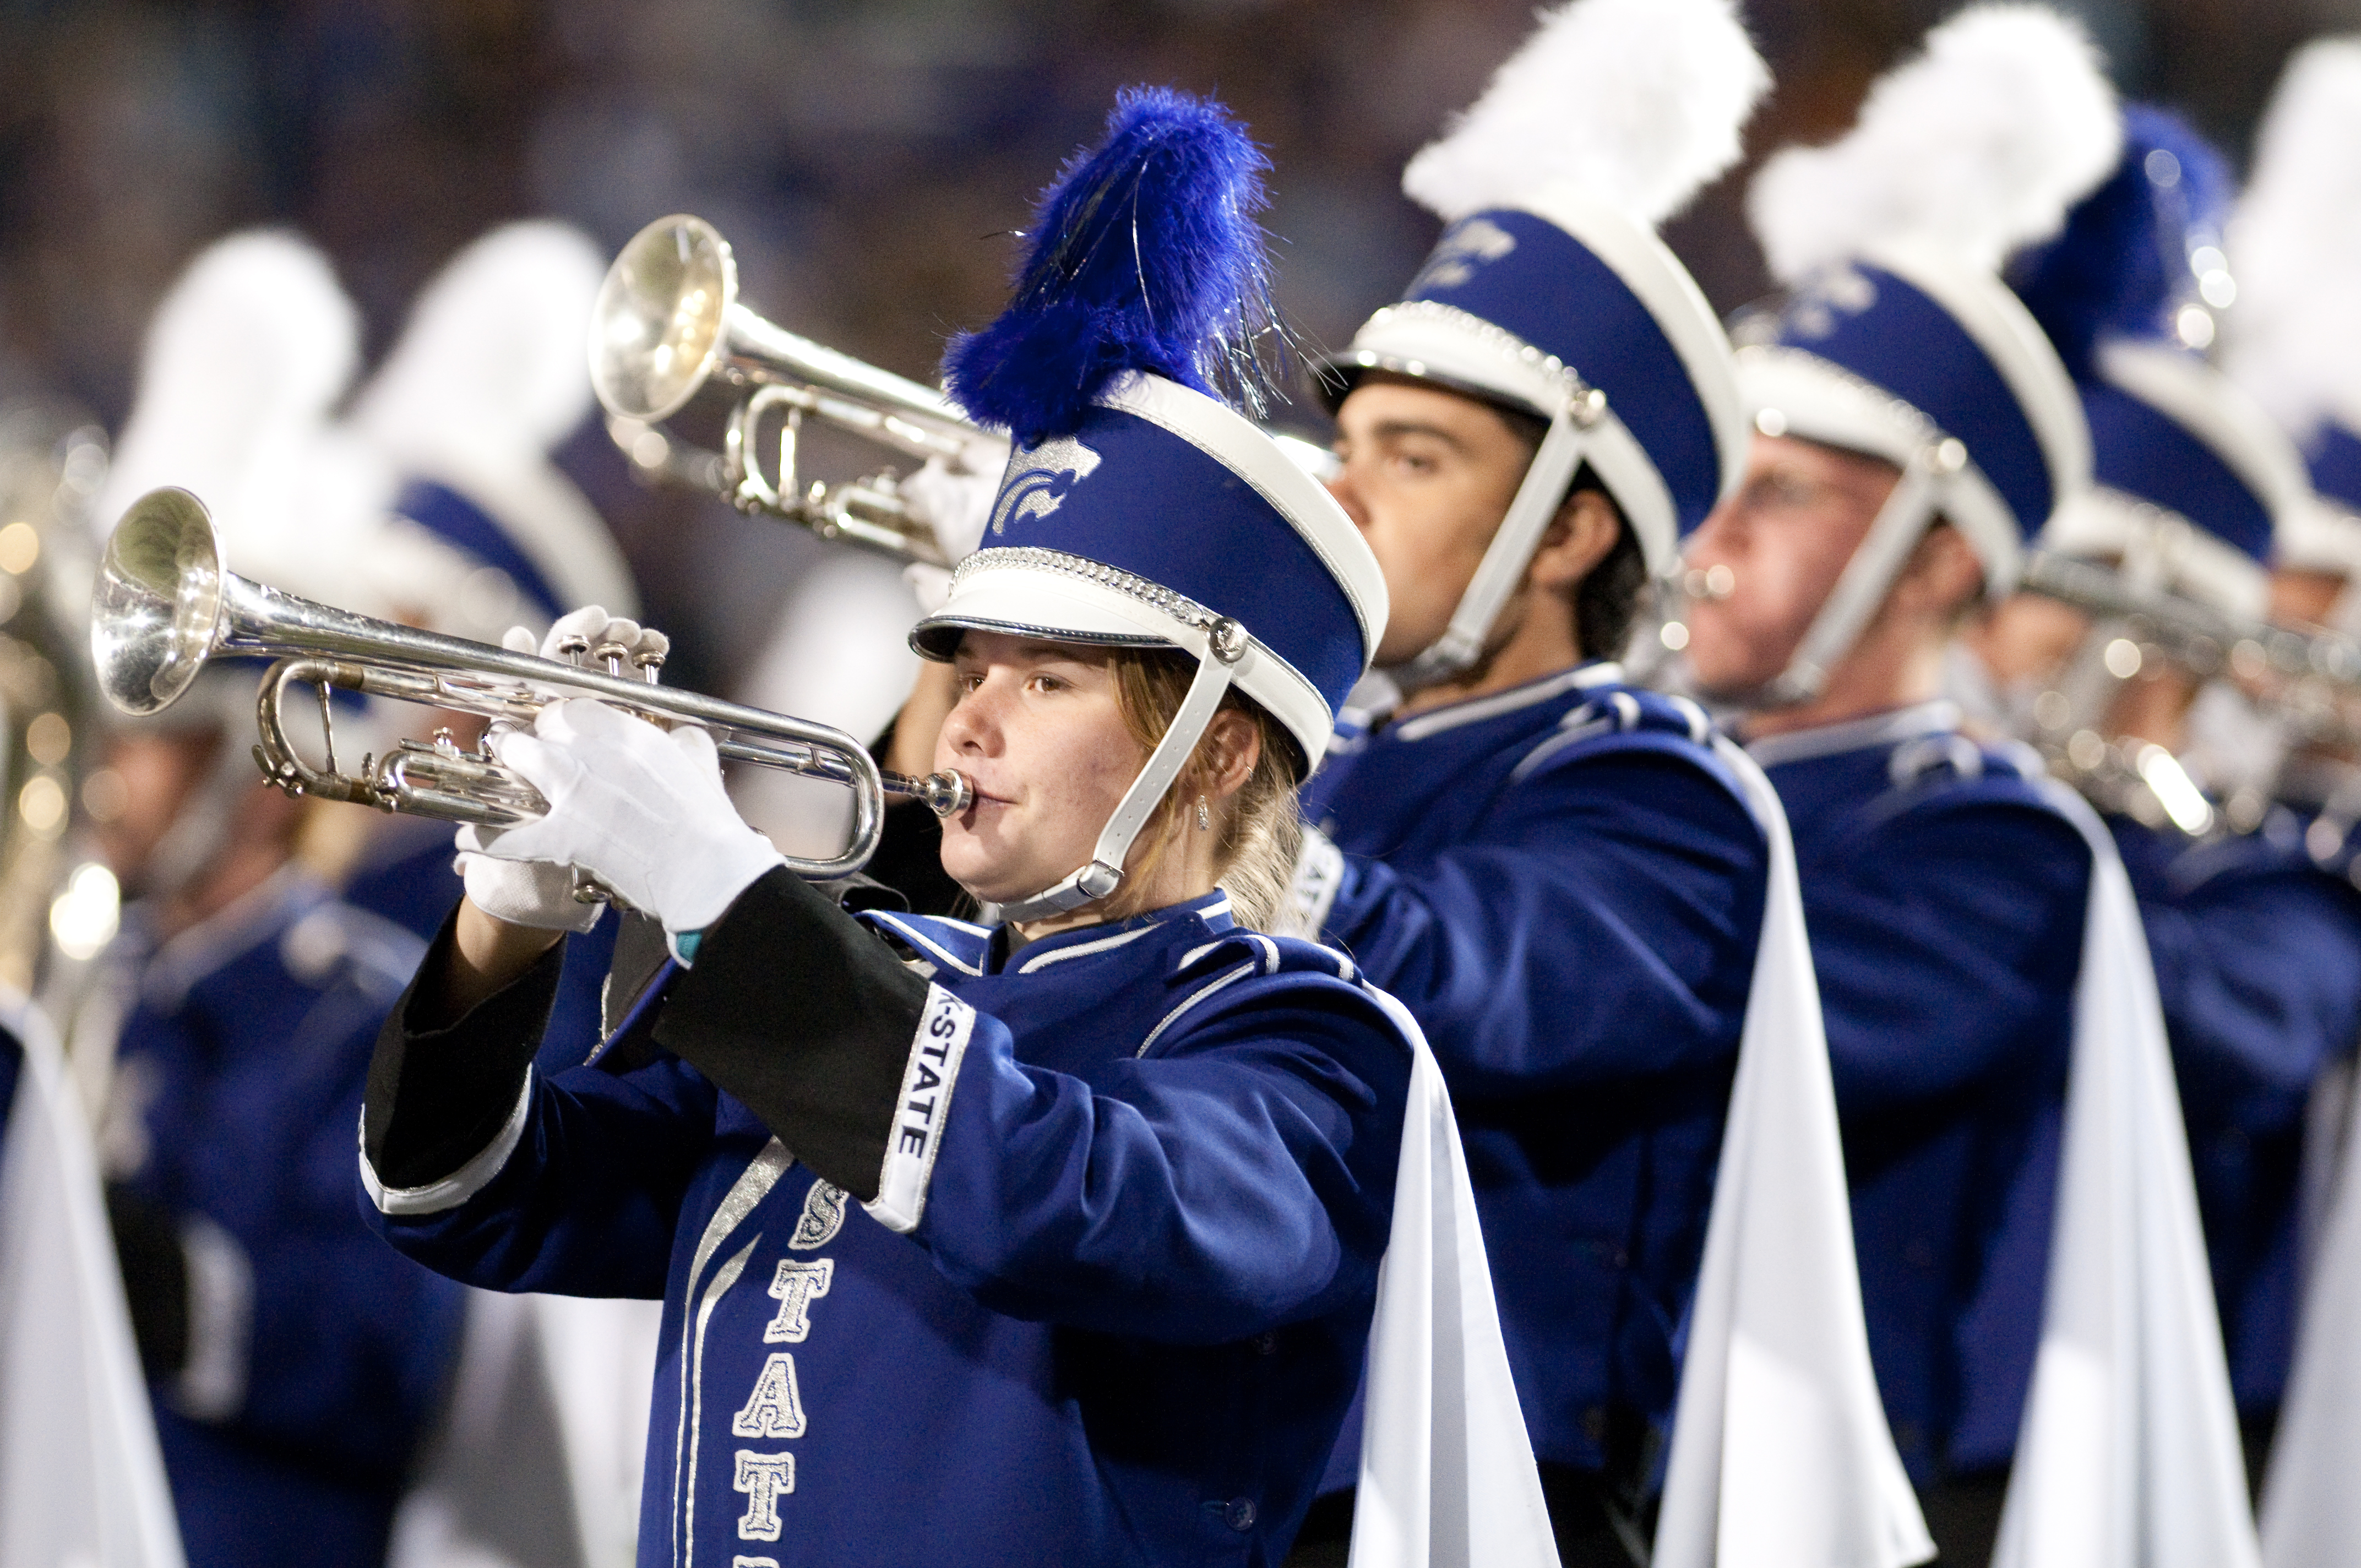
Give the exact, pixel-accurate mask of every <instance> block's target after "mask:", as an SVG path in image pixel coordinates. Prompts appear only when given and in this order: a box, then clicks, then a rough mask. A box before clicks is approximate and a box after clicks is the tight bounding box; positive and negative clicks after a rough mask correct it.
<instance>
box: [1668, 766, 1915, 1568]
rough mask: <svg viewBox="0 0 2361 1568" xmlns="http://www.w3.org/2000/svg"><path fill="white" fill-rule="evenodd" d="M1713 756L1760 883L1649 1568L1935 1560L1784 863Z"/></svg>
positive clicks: (1766, 824) (1761, 818)
mask: <svg viewBox="0 0 2361 1568" xmlns="http://www.w3.org/2000/svg"><path fill="white" fill-rule="evenodd" d="M1715 749H1716V751H1718V753H1719V755H1720V757H1721V759H1722V761H1723V762H1725V763H1727V764H1728V765H1729V767H1730V770H1731V771H1732V772H1733V773H1736V774H1737V775H1738V779H1739V783H1740V784H1741V786H1743V788H1744V789H1745V792H1746V798H1747V803H1748V805H1749V806H1751V807H1752V810H1753V813H1754V817H1755V819H1756V821H1757V822H1759V823H1760V824H1761V825H1762V827H1763V833H1764V835H1765V836H1766V837H1767V838H1768V839H1770V846H1771V875H1770V883H1769V887H1768V890H1767V892H1766V894H1765V895H1764V899H1763V936H1762V939H1761V943H1760V945H1759V946H1758V947H1757V948H1756V949H1755V959H1754V979H1753V987H1752V991H1751V992H1749V994H1748V996H1747V1002H1746V1022H1745V1025H1744V1028H1743V1031H1742V1033H1741V1036H1740V1041H1739V1048H1738V1075H1737V1079H1736V1080H1735V1082H1734V1083H1733V1084H1732V1085H1731V1089H1730V1116H1729V1122H1728V1125H1727V1130H1726V1131H1725V1132H1724V1133H1723V1135H1722V1146H1721V1165H1720V1168H1719V1174H1718V1176H1717V1178H1716V1179H1715V1183H1714V1199H1713V1212H1712V1215H1711V1217H1710V1219H1709V1220H1708V1223H1707V1226H1706V1243H1705V1259H1704V1262H1703V1265H1702V1266H1700V1268H1699V1270H1698V1275H1697V1298H1696V1304H1695V1306H1694V1307H1693V1308H1692V1309H1691V1312H1690V1318H1689V1329H1688V1350H1687V1354H1686V1357H1685V1358H1684V1360H1683V1363H1682V1366H1681V1391H1680V1402H1679V1405H1678V1407H1677V1409H1676V1411H1675V1418H1674V1424H1673V1440H1672V1452H1671V1454H1670V1457H1669V1462H1668V1466H1667V1470H1666V1474H1665V1478H1664V1505H1663V1508H1662V1511H1661V1513H1660V1514H1659V1516H1658V1520H1657V1526H1656V1544H1655V1554H1654V1558H1653V1562H1654V1563H1655V1568H1714V1565H1716V1564H1719V1565H1722V1568H1733V1565H1737V1564H1775V1563H1849V1564H1856V1565H1859V1568H1903V1565H1904V1564H1906V1563H1923V1562H1925V1561H1927V1559H1928V1558H1929V1557H1932V1556H1933V1555H1934V1552H1935V1547H1934V1542H1933V1541H1932V1540H1930V1539H1929V1538H1928V1536H1927V1526H1926V1522H1925V1520H1924V1519H1921V1517H1920V1515H1919V1511H1918V1502H1917V1498H1916V1495H1915V1494H1914V1493H1913V1492H1912V1490H1911V1487H1910V1480H1909V1476H1908V1475H1906V1474H1905V1472H1904V1470H1903V1468H1902V1460H1901V1457H1900V1455H1899V1454H1897V1453H1895V1452H1894V1438H1893V1434H1892V1433H1891V1432H1890V1431H1888V1429H1887V1427H1886V1423H1885V1410H1884V1407H1883V1403H1882V1402H1881V1401H1880V1399H1879V1398H1878V1392H1877V1380H1876V1376H1875V1374H1874V1373H1873V1371H1872V1368H1871V1365H1870V1358H1869V1334H1868V1330H1867V1327H1866V1326H1865V1324H1864V1322H1863V1321H1862V1316H1861V1278H1860V1274H1859V1272H1858V1269H1857V1267H1856V1265H1855V1262H1854V1257H1853V1241H1852V1210H1851V1206H1850V1199H1849V1197H1848V1194H1847V1190H1846V1185H1845V1169H1844V1148H1843V1145H1842V1143H1841V1141H1840V1139H1839V1134H1838V1128H1837V1107H1836V1091H1835V1088H1834V1085H1833V1082H1832V1080H1831V1079H1830V1076H1829V1070H1828V1036H1827V1034H1826V1032H1825V1029H1824V1027H1823V1025H1822V1023H1821V1018H1820V993H1819V984H1818V981H1817V978H1816V977H1815V975H1814V973H1813V969H1812V950H1811V945H1810V942H1809V940H1808V939H1807V938H1806V933H1805V929H1804V906H1803V899H1802V895H1801V892H1800V889H1799V886H1798V884H1797V881H1796V875H1795V846H1794V843H1793V840H1792V839H1790V837H1789V835H1788V831H1787V817H1786V813H1785V811H1784V809H1783V808H1782V807H1781V806H1780V803H1779V796H1778V795H1777V793H1776V792H1775V791H1774V790H1773V788H1772V786H1771V781H1770V780H1769V779H1767V778H1765V777H1764V776H1763V770H1762V769H1761V768H1759V767H1757V766H1756V765H1755V763H1754V761H1753V759H1752V758H1751V757H1749V756H1747V755H1746V753H1745V752H1743V751H1741V750H1739V748H1738V747H1736V746H1735V745H1733V744H1731V743H1730V740H1727V739H1725V738H1721V737H1716V739H1715Z"/></svg>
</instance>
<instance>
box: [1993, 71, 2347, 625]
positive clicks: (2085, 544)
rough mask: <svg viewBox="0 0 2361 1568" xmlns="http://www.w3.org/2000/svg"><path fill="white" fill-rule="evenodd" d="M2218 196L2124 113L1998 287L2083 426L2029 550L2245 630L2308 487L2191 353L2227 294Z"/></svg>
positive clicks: (2163, 123)
mask: <svg viewBox="0 0 2361 1568" xmlns="http://www.w3.org/2000/svg"><path fill="white" fill-rule="evenodd" d="M2232 190H2233V186H2232V182H2231V178H2230V172H2229V169H2228V167H2227V165H2226V164H2225V163H2224V160H2223V158H2222V156H2221V154H2220V153H2218V152H2216V151H2215V150H2214V149H2213V148H2212V147H2211V146H2209V145H2207V143H2206V142H2205V140H2204V139H2203V138H2202V137H2200V136H2199V135H2198V134H2197V133H2196V132H2195V131H2194V130H2192V129H2191V127H2190V126H2188V125H2187V124H2186V123H2184V122H2183V121H2182V120H2180V118H2179V117H2178V116H2176V115H2172V114H2169V113H2168V112H2167V111H2164V110H2161V109H2157V108H2153V107H2149V106H2147V105H2145V104H2133V105H2129V106H2127V107H2126V108H2125V111H2124V150H2123V156H2122V157H2121V159H2118V161H2117V163H2116V166H2115V169H2114V172H2113V173H2112V174H2111V175H2109V176H2108V178H2107V180H2106V181H2105V182H2104V183H2103V184H2102V185H2100V187H2099V188H2098V189H2097V190H2096V191H2094V192H2092V193H2091V194H2090V195H2089V196H2087V197H2085V198H2084V199H2083V200H2082V202H2081V203H2080V204H2079V205H2077V206H2076V207H2075V209H2074V211H2073V213H2072V214H2071V215H2070V217H2069V218H2068V219H2067V223H2066V232H2065V233H2064V234H2063V235H2061V236H2059V237H2058V238H2057V239H2056V240H2055V241H2053V242H2051V243H2050V244H2048V245H2047V246H2044V247H2041V248H2040V249H2038V250H2035V251H2032V252H2028V253H2027V254H2026V255H2024V256H2021V257H2019V258H2017V260H2016V261H2015V264H2013V265H2012V267H2011V268H2010V275H2011V277H2012V279H2013V280H2014V281H2015V284H2016V289H2017V293H2018V295H2019V296H2020V297H2021V298H2022V299H2023V300H2024V301H2025V302H2026V305H2027V306H2029V307H2030V308H2031V309H2032V311H2033V313H2034V317H2035V319H2037V321H2039V322H2040V323H2041V324H2042V327H2043V328H2044V330H2046V331H2047V332H2048V334H2049V339H2050V342H2051V343H2052V344H2054V345H2056V346H2057V349H2058V352H2059V356H2060V357H2061V358H2062V359H2063V360H2064V361H2065V363H2066V368H2067V370H2068V371H2069V372H2070V374H2071V375H2072V376H2073V378H2074V379H2075V383H2076V385H2077V387H2078V388H2079V389H2080V391H2081V399H2082V412H2083V415H2084V417H2085V418H2086V419H2087V420H2088V421H2089V422H2090V427H2091V445H2092V458H2093V466H2092V477H2093V479H2094V481H2095V482H2094V484H2093V485H2092V488H2090V489H2089V490H2088V491H2086V492H2084V493H2083V494H2081V495H2080V496H2077V497H2074V498H2072V499H2070V500H2069V501H2068V502H2067V504H2065V505H2064V506H2062V507H2060V508H2059V510H2058V513H2057V515H2056V516H2055V517H2053V518H2052V519H2051V520H2050V521H2049V526H2048V528H2047V529H2046V530H2044V531H2043V533H2042V535H2041V543H2042V545H2043V547H2044V548H2047V549H2051V550H2057V551H2059V552H2062V553H2064V554H2072V555H2080V556H2085V557H2093V558H2099V559H2107V560H2114V561H2117V562H2120V563H2121V564H2122V570H2123V571H2124V572H2125V573H2126V574H2127V575H2130V576H2136V577H2138V578H2139V579H2140V580H2141V581H2142V582H2144V583H2146V584H2147V585H2148V586H2151V587H2158V588H2162V589H2164V590H2166V591H2168V592H2171V593H2177V594H2181V595H2184V596H2186V597H2188V598H2194V599H2198V600H2201V601H2202V602H2204V603H2207V604H2210V605H2212V606H2213V607H2214V608H2216V609H2221V610H2223V611H2224V612H2225V613H2227V614H2229V615H2232V616H2235V617H2239V618H2241V619H2247V620H2253V619H2258V618H2260V617H2261V616H2262V615H2263V613H2264V612H2265V610H2266V609H2267V608H2268V595H2269V584H2268V577H2267V575H2266V574H2267V570H2268V566H2269V565H2270V562H2271V559H2272V554H2273V542H2274V539H2275V537H2276V535H2277V532H2278V531H2279V526H2280V524H2281V522H2282V521H2283V520H2285V519H2288V518H2290V517H2291V516H2293V515H2294V514H2295V513H2296V512H2297V511H2298V510H2300V509H2301V507H2302V505H2303V502H2304V499H2305V497H2306V496H2307V495H2308V494H2309V492H2310V489H2311V486H2310V484H2309V483H2308V482H2307V481H2306V479H2305V477H2304V474H2303V463H2302V458H2301V455H2299V454H2298V453H2297V452H2296V450H2295V447H2294V444H2292V443H2291V442H2290V441H2289V439H2288V437H2287V436H2286V434H2285V433H2283V432H2281V431H2280V430H2279V427H2278V426H2277V425H2275V424H2274V423H2273V422H2272V421H2271V419H2270V417H2269V416H2268V414H2266V413H2265V412H2264V411H2262V409H2261V408H2260V407H2259V406H2258V405H2257V404H2256V403H2255V402H2254V401H2253V400H2252V399H2250V398H2248V397H2247V396H2246V393H2245V392H2244V391H2242V390H2241V389H2239V387H2238V386H2237V385H2236V384H2235V382H2233V381H2232V380H2231V379H2230V378H2228V377H2227V376H2224V374H2223V373H2222V372H2221V371H2219V370H2217V369H2215V368H2214V367H2213V366H2211V365H2209V364H2207V363H2206V362H2205V361H2204V359H2203V358H2202V357H2201V356H2200V351H2202V350H2203V349H2204V348H2206V347H2207V346H2208V345H2211V344H2212V343H2213V339H2214V335H2215V326H2214V314H2213V313H2214V312H2215V311H2216V310H2222V309H2224V308H2226V307H2228V306H2229V305H2230V304H2231V302H2232V301H2233V300H2234V299H2235V294H2236V284H2235V280H2233V279H2232V277H2231V274H2230V270H2229V264H2228V260H2227V258H2226V257H2225V256H2224V251H2223V248H2222V246H2223V229H2224V224H2225V222H2226V221H2227V219H2228V216H2229V210H2230V199H2231V192H2232Z"/></svg>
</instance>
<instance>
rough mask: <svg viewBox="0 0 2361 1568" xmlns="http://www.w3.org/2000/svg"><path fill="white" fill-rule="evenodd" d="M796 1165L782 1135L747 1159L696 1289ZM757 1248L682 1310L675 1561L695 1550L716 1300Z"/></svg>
mask: <svg viewBox="0 0 2361 1568" xmlns="http://www.w3.org/2000/svg"><path fill="white" fill-rule="evenodd" d="M795 1163H796V1160H795V1156H793V1155H791V1154H789V1153H788V1152H787V1149H786V1146H785V1145H784V1144H782V1143H780V1142H779V1140H778V1139H776V1138H773V1139H772V1140H771V1141H770V1142H769V1143H767V1144H764V1145H763V1148H762V1152H761V1153H759V1154H757V1155H756V1156H755V1157H753V1158H752V1159H751V1160H748V1161H747V1162H746V1168H745V1169H744V1170H741V1171H740V1172H739V1173H738V1179H737V1180H736V1181H734V1182H731V1183H730V1190H729V1191H728V1192H726V1193H724V1194H723V1195H722V1199H721V1203H720V1206H719V1208H717V1209H715V1210H714V1211H713V1217H712V1218H711V1219H709V1220H708V1221H706V1223H705V1234H703V1235H701V1236H699V1237H698V1238H697V1252H696V1254H695V1255H693V1256H691V1257H690V1259H689V1264H688V1286H689V1288H690V1289H692V1290H694V1289H695V1288H697V1277H698V1276H700V1275H702V1274H703V1273H704V1272H705V1266H706V1264H708V1262H710V1261H711V1260H712V1257H713V1255H714V1254H715V1253H716V1252H718V1251H719V1250H720V1248H721V1244H722V1243H723V1242H725V1241H727V1240H729V1239H730V1232H732V1231H734V1230H736V1229H737V1228H738V1227H739V1226H740V1225H741V1224H743V1223H745V1220H746V1216H747V1215H749V1214H751V1213H752V1212H754V1209H755V1206H756V1205H757V1204H759V1203H761V1202H762V1201H763V1199H764V1198H767V1197H769V1196H770V1192H771V1189H772V1188H774V1187H775V1186H777V1185H778V1183H779V1178H780V1177H782V1176H785V1174H786V1173H787V1168H788V1167H790V1166H792V1165H794V1164H795ZM753 1250H754V1244H753V1243H752V1242H748V1243H747V1244H746V1245H745V1248H744V1249H743V1250H742V1251H741V1252H740V1253H739V1254H738V1256H737V1259H736V1266H735V1267H730V1266H723V1267H722V1268H721V1269H719V1270H718V1271H717V1272H716V1274H715V1276H714V1277H713V1280H712V1282H711V1283H710V1284H708V1286H707V1287H706V1291H705V1300H704V1306H703V1310H700V1311H697V1312H696V1313H689V1312H683V1313H682V1314H681V1324H680V1402H679V1404H678V1405H677V1406H675V1409H676V1410H677V1412H678V1418H677V1422H676V1424H675V1428H674V1430H673V1450H672V1529H673V1562H674V1563H675V1564H686V1563H687V1561H688V1559H689V1549H690V1546H691V1545H692V1544H693V1543H692V1541H691V1540H690V1537H689V1533H688V1529H687V1525H686V1524H685V1523H684V1520H687V1521H694V1520H695V1519H696V1517H697V1474H696V1471H697V1466H696V1453H697V1447H696V1443H697V1437H696V1434H695V1432H694V1431H692V1428H693V1427H694V1426H695V1424H696V1422H697V1419H698V1415H699V1413H700V1409H701V1406H702V1404H703V1401H704V1398H705V1378H704V1371H703V1363H704V1360H705V1325H706V1321H707V1320H708V1319H709V1318H710V1317H711V1316H712V1313H713V1303H714V1302H715V1301H717V1300H719V1299H720V1297H721V1295H722V1293H723V1292H725V1291H727V1290H728V1289H729V1288H730V1286H732V1285H735V1284H736V1283H737V1282H738V1275H739V1273H740V1272H741V1270H743V1269H744V1267H745V1266H746V1256H747V1254H749V1253H751V1252H752V1251H753ZM692 1385H694V1386H693V1387H692Z"/></svg>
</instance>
